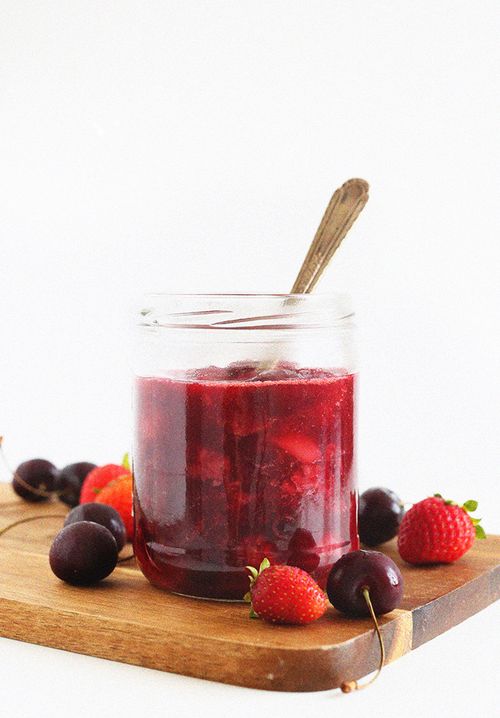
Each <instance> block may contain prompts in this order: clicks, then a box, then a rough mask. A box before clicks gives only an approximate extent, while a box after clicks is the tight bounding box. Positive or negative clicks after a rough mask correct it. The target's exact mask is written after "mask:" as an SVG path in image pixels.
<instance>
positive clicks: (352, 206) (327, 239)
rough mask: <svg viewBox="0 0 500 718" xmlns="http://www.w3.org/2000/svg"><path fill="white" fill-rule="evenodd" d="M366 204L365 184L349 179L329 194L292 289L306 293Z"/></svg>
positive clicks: (295, 291)
mask: <svg viewBox="0 0 500 718" xmlns="http://www.w3.org/2000/svg"><path fill="white" fill-rule="evenodd" d="M367 201H368V182H366V181H365V180H363V179H350V180H347V182H344V184H343V185H342V187H339V188H338V189H337V190H336V191H335V192H334V194H333V196H332V198H331V200H330V202H329V203H328V207H327V208H326V210H325V214H324V215H323V219H322V220H321V223H320V225H319V227H318V229H317V232H316V234H315V236H314V239H313V241H312V243H311V246H310V247H309V251H308V253H307V255H306V257H305V259H304V262H303V264H302V267H301V268H300V271H299V273H298V275H297V278H296V280H295V282H294V284H293V287H292V291H291V293H292V294H309V292H311V291H312V290H313V288H314V287H315V285H316V283H317V281H318V280H319V278H320V277H321V275H322V274H323V271H324V270H325V269H326V267H327V266H328V264H329V262H330V260H331V258H332V257H333V255H334V254H335V252H336V250H337V249H338V247H339V245H340V243H341V242H342V240H343V239H344V237H345V236H346V234H347V232H348V231H349V230H350V228H351V227H352V225H353V223H354V222H355V220H356V219H357V217H358V215H359V213H360V212H361V210H362V209H363V207H364V206H365V204H366V203H367Z"/></svg>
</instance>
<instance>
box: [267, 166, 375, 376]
mask: <svg viewBox="0 0 500 718" xmlns="http://www.w3.org/2000/svg"><path fill="white" fill-rule="evenodd" d="M368 188H369V185H368V182H366V181H365V180H363V179H350V180H347V182H344V184H343V185H342V186H341V187H339V188H338V189H337V190H335V192H334V193H333V195H332V198H331V200H330V201H329V203H328V206H327V208H326V210H325V214H324V215H323V219H322V220H321V222H320V225H319V227H318V229H317V231H316V234H315V235H314V239H313V241H312V242H311V246H310V247H309V251H308V252H307V254H306V256H305V259H304V261H303V263H302V267H301V268H300V271H299V273H298V275H297V278H296V279H295V282H294V284H293V287H292V290H291V292H290V293H291V294H292V295H294V294H310V293H311V292H312V290H313V289H314V287H315V286H316V284H317V283H318V281H319V278H320V277H321V275H322V274H323V272H324V271H325V269H326V268H327V266H328V264H329V263H330V260H331V258H332V257H333V255H334V254H335V252H336V251H337V249H338V248H339V246H340V243H341V242H342V240H343V239H344V237H345V236H346V234H347V232H348V231H349V230H350V228H351V227H352V225H353V224H354V222H355V221H356V219H357V218H358V216H359V214H360V212H361V210H362V209H363V207H364V206H365V204H366V203H367V202H368ZM297 302H300V297H296V296H291V297H287V298H286V299H285V301H284V305H283V306H287V305H293V304H296V303H297ZM277 364H278V359H276V358H273V357H269V358H267V359H265V360H264V361H263V362H262V363H261V364H260V369H261V371H268V370H272V369H274V368H275V367H276V365H277Z"/></svg>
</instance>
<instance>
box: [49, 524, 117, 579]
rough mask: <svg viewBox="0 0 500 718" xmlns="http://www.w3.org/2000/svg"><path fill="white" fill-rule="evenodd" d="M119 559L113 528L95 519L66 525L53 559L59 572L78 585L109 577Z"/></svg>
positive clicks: (52, 552)
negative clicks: (100, 523) (102, 524)
mask: <svg viewBox="0 0 500 718" xmlns="http://www.w3.org/2000/svg"><path fill="white" fill-rule="evenodd" d="M117 560H118V547H117V545H116V541H115V538H114V536H113V534H112V533H111V531H109V530H108V529H107V528H105V527H104V526H100V525H99V524H96V523H94V522H93V521H78V522H77V523H74V524H69V525H68V526H65V527H64V528H63V529H62V530H61V531H59V533H58V534H57V536H56V537H55V539H54V541H53V543H52V546H51V548H50V552H49V562H50V567H51V569H52V571H53V572H54V573H55V575H56V576H57V577H58V578H60V579H61V581H66V583H71V584H73V585H74V586H90V585H91V584H93V583H97V582H98V581H101V580H102V579H103V578H106V576H109V574H110V573H111V571H113V569H114V568H115V566H116V562H117Z"/></svg>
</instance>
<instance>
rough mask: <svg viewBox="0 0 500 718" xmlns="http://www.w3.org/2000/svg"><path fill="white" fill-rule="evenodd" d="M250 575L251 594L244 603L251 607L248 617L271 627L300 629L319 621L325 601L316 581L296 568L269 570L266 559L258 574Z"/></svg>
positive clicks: (252, 568)
mask: <svg viewBox="0 0 500 718" xmlns="http://www.w3.org/2000/svg"><path fill="white" fill-rule="evenodd" d="M246 568H247V569H248V571H249V572H250V591H249V592H248V593H247V594H246V595H245V597H244V600H245V601H247V602H249V603H251V604H252V605H251V610H250V616H252V617H256V616H260V618H263V619H264V620H265V621H269V622H270V623H288V624H292V625H297V626H302V625H305V624H306V623H311V622H312V621H315V620H316V619H317V618H320V617H321V616H322V615H323V614H324V613H325V611H326V609H327V606H328V599H327V597H326V594H325V593H324V591H322V590H321V589H320V587H319V586H318V584H317V583H316V581H315V580H314V579H313V578H312V577H311V576H310V575H309V574H308V573H306V572H305V571H303V570H302V569H301V568H297V567H296V566H278V565H275V566H271V565H270V563H269V561H268V559H267V558H265V559H264V560H263V561H262V563H261V564H260V568H259V570H258V571H257V569H256V568H254V567H253V566H247V567H246Z"/></svg>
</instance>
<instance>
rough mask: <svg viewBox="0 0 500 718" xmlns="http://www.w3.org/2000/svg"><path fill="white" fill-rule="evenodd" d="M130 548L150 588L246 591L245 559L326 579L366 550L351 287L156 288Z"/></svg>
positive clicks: (140, 350)
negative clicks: (266, 290)
mask: <svg viewBox="0 0 500 718" xmlns="http://www.w3.org/2000/svg"><path fill="white" fill-rule="evenodd" d="M135 331H136V335H137V336H136V353H135V380H134V381H135V386H134V416H135V433H134V446H133V471H134V477H135V480H134V520H135V540H134V548H135V553H136V556H137V560H138V562H139V565H140V567H141V570H142V571H143V573H144V575H145V576H146V577H147V578H148V579H149V580H150V581H151V582H152V583H153V584H154V585H156V586H159V587H161V588H164V589H167V590H170V591H174V592H177V593H181V594H185V595H190V596H199V597H204V598H219V599H233V600H241V599H242V597H243V595H244V594H245V592H246V591H247V589H248V575H247V571H246V570H245V568H244V567H245V566H246V565H253V566H258V564H259V563H260V561H261V560H262V559H263V558H264V557H267V558H268V559H269V560H270V561H271V563H288V564H291V565H296V566H300V567H301V568H304V569H305V570H307V571H309V572H310V573H311V574H312V575H313V576H314V578H316V580H317V581H318V582H319V583H320V585H322V586H323V587H324V586H325V583H326V578H327V575H328V572H329V570H330V568H331V566H332V565H333V563H334V562H335V561H336V560H337V559H338V558H339V557H340V556H341V555H342V554H343V553H345V552H347V551H350V550H353V549H356V548H358V536H357V494H356V479H355V383H356V382H355V376H356V374H355V361H354V357H353V340H352V333H353V325H352V312H351V309H350V306H349V301H348V298H347V297H346V296H345V295H341V294H334V295H167V294H156V295H148V296H146V297H145V298H144V301H143V304H142V305H141V307H140V309H139V310H138V312H137V315H136V327H135Z"/></svg>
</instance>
